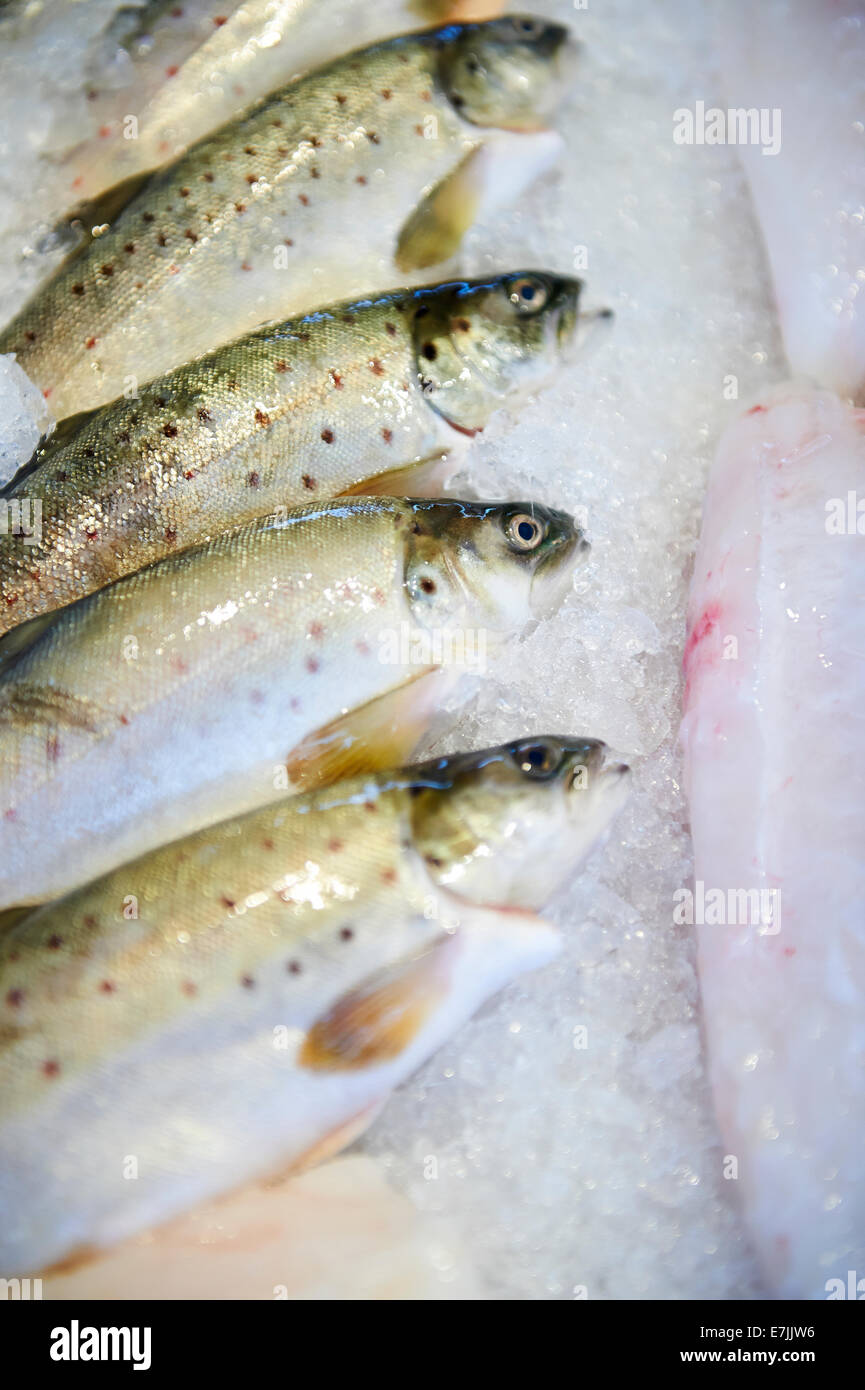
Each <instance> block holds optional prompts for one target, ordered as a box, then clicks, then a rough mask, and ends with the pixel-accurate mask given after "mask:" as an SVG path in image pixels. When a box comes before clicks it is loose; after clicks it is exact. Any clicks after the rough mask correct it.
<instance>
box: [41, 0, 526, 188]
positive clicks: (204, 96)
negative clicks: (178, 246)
mask: <svg viewBox="0 0 865 1390" xmlns="http://www.w3.org/2000/svg"><path fill="white" fill-rule="evenodd" d="M178 8H179V7H177V6H174V5H171V4H167V5H166V4H147V5H145V6H143V8H142V7H132V6H127V7H124V8H123V9H122V10H120V11H119V12H118V14H117V15H116V17H115V19H114V20H113V21H112V23H111V24H110V25H109V26H108V28H107V29H106V31H105V33H104V36H103V37H102V39H101V40H97V41H95V42H94V44H93V54H92V59H91V68H92V80H91V84H90V91H89V92H88V112H89V115H90V123H91V126H92V128H93V130H94V132H96V133H95V134H94V135H93V136H92V138H90V139H88V140H87V141H85V142H84V143H82V144H79V145H78V146H77V147H76V148H74V149H73V150H71V151H70V152H69V154H68V155H67V156H66V158H65V160H64V163H63V173H64V175H65V183H66V185H67V186H68V187H69V188H70V191H71V192H72V193H73V194H75V195H77V197H76V201H78V200H80V199H81V198H85V197H87V198H91V197H93V196H94V195H96V194H98V193H99V192H100V191H101V190H102V189H103V188H105V187H106V186H107V185H108V184H112V183H118V182H120V181H121V180H122V179H126V178H128V177H130V176H131V175H134V174H138V173H140V172H142V171H144V170H149V169H154V168H157V167H158V166H159V165H160V164H164V163H165V162H166V161H167V160H169V159H173V158H176V157H177V156H178V155H179V154H181V153H182V152H183V150H184V149H186V148H187V147H188V146H189V145H190V144H191V143H193V142H194V141H196V140H200V139H202V138H203V137H204V136H205V135H207V134H209V132H210V131H211V130H215V129H216V128H217V127H218V126H220V125H222V124H224V123H225V122H227V121H229V120H231V119H232V118H233V117H234V115H235V114H236V112H237V108H238V103H239V102H240V103H242V104H243V105H244V106H246V105H248V104H250V103H251V102H253V101H256V100H258V99H260V98H262V97H264V96H267V95H268V93H269V92H272V91H274V90H275V89H276V88H277V87H281V86H283V85H284V84H285V83H286V82H288V81H290V80H291V79H292V78H294V77H297V76H299V75H300V74H301V73H303V72H306V71H309V70H310V69H311V68H317V67H320V66H322V65H323V64H324V63H327V62H329V61H330V60H331V59H333V58H335V57H337V56H338V55H339V54H340V53H343V52H347V51H348V50H349V49H350V48H361V47H366V46H368V45H370V44H372V43H377V42H381V40H383V39H389V38H391V37H392V36H393V35H394V34H401V33H405V32H406V31H408V30H412V29H420V28H423V27H424V26H425V25H430V24H438V23H441V24H444V23H446V22H449V21H451V20H455V19H487V18H491V17H492V16H493V15H494V14H496V13H498V12H499V11H500V10H501V9H502V5H501V4H500V3H473V4H465V3H462V4H461V3H453V0H384V3H382V0H379V3H378V4H376V5H358V4H357V0H328V3H327V5H324V6H323V5H322V4H321V0H277V3H274V0H247V3H245V4H243V5H228V6H226V5H222V6H220V5H219V4H217V3H216V0H196V4H195V11H194V12H193V13H192V14H190V12H189V6H188V5H185V6H184V7H183V14H182V15H179V14H178ZM106 79H107V80H106ZM118 87H119V90H118ZM130 112H136V113H137V115H136V118H135V119H136V126H135V131H136V138H134V139H130V138H129V133H128V116H129V113H130ZM124 122H126V124H125V123H124Z"/></svg>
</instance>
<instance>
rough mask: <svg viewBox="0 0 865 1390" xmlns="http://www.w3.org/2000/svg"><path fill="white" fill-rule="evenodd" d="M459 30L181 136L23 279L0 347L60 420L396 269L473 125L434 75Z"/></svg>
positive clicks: (475, 143)
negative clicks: (56, 260) (173, 156)
mask: <svg viewBox="0 0 865 1390" xmlns="http://www.w3.org/2000/svg"><path fill="white" fill-rule="evenodd" d="M479 27H480V28H483V26H479ZM460 32H461V29H460V26H450V28H448V29H446V30H441V31H440V30H432V31H429V32H426V33H423V34H419V35H412V36H409V37H406V38H397V39H393V40H390V41H388V42H386V43H384V44H381V45H377V46H374V47H372V48H370V49H366V50H361V51H359V52H358V53H355V54H349V55H348V56H346V57H344V58H341V59H339V60H337V61H336V62H334V63H332V64H330V65H328V66H326V67H324V68H322V69H320V70H318V71H317V72H315V73H313V74H310V76H309V77H306V78H301V79H300V80H298V81H297V82H295V83H293V84H290V85H289V86H288V87H286V88H283V89H282V90H280V91H279V92H277V93H275V94H274V95H273V96H271V97H270V98H268V99H267V100H266V101H265V102H264V103H263V104H262V105H260V106H258V107H256V108H254V109H253V110H252V111H251V112H250V113H248V114H247V115H245V116H244V117H242V118H241V119H239V120H237V121H235V122H233V123H232V124H231V125H228V126H226V127H224V128H223V129H222V130H220V131H218V132H216V133H215V134H214V135H212V136H210V137H208V138H206V139H204V140H202V141H201V142H199V143H198V144H197V145H195V146H193V147H192V148H191V149H190V150H189V151H188V152H187V153H186V154H185V155H183V156H182V157H181V158H180V159H179V160H178V161H177V162H176V163H174V164H173V165H171V166H170V167H169V168H167V169H165V170H163V171H160V172H158V173H156V174H154V175H153V176H152V177H151V178H150V180H149V181H148V182H147V183H146V184H145V186H144V188H143V189H142V191H141V192H140V193H138V194H137V196H135V197H134V198H133V199H132V201H131V202H129V203H128V205H127V206H126V207H125V208H124V210H123V211H122V212H121V213H120V214H119V215H118V216H117V217H116V219H115V220H114V221H113V222H112V224H111V225H110V226H109V227H108V229H107V230H106V231H105V232H104V233H103V234H102V235H100V236H98V237H95V238H94V239H92V240H90V241H89V242H88V243H86V245H85V246H84V248H83V249H82V250H81V252H80V254H78V255H77V256H73V258H72V259H71V260H70V261H69V262H67V263H66V264H64V265H63V266H62V267H61V268H60V269H59V271H58V272H57V273H56V275H55V276H54V277H53V278H52V279H51V280H50V281H49V282H48V284H47V285H46V286H45V287H43V288H42V289H41V290H39V291H37V293H36V295H35V296H34V297H33V299H32V300H31V301H30V302H29V303H28V304H27V305H25V307H24V309H23V310H22V312H21V313H20V314H19V315H18V316H17V318H16V319H15V320H14V321H13V323H12V324H11V325H10V326H9V327H8V328H7V330H6V331H5V332H4V334H3V335H2V338H0V351H2V352H15V353H16V354H17V357H18V360H19V362H20V363H21V365H22V366H23V367H24V369H25V370H26V371H27V372H28V373H29V375H30V376H31V377H32V378H33V380H34V381H35V382H36V383H37V384H38V385H39V386H40V387H41V388H42V389H43V390H44V392H45V394H46V395H47V396H48V397H49V400H50V407H51V409H52V411H53V412H54V413H55V415H57V416H58V417H63V416H67V415H70V414H74V413H75V412H77V411H81V410H85V409H90V408H92V407H93V406H95V405H98V404H101V403H104V402H105V401H107V400H110V399H112V398H114V397H116V396H119V395H121V394H122V393H123V392H124V391H126V392H127V393H131V392H134V391H135V390H136V389H137V388H138V386H139V384H140V383H142V382H146V381H148V380H151V379H152V378H153V377H155V376H156V375H158V374H160V373H162V372H165V371H167V370H169V369H170V368H172V367H174V366H177V365H179V364H180V363H181V362H184V361H188V360H189V359H190V358H192V357H195V356H199V355H201V354H202V353H204V352H205V351H207V350H208V349H209V348H212V347H213V346H214V344H215V343H216V342H224V341H227V340H228V339H231V338H233V337H236V336H239V335H240V334H242V333H243V332H245V331H248V330H250V329H252V328H254V327H255V326H257V325H258V324H260V323H262V322H263V321H265V320H272V319H274V318H278V317H282V316H284V315H287V314H289V313H291V312H296V311H298V310H301V309H306V308H309V307H310V304H311V303H312V302H314V301H315V299H317V298H319V297H320V289H319V287H320V285H322V284H326V285H327V289H328V295H329V296H333V297H336V298H341V297H343V296H345V297H348V296H349V295H351V294H352V293H361V292H364V291H368V290H370V289H373V288H378V287H380V286H382V277H383V275H384V276H385V277H386V279H385V281H384V283H385V284H386V283H387V279H390V280H391V282H392V280H393V278H394V276H393V256H394V252H395V249H396V246H397V239H398V236H399V233H400V230H401V228H402V227H403V226H404V224H405V223H406V222H407V220H408V218H409V216H410V215H411V214H412V213H413V212H414V211H415V209H416V208H417V206H418V204H420V203H422V202H423V200H424V198H425V197H426V196H427V195H428V194H429V193H430V192H431V191H432V190H433V189H434V188H435V187H436V186H437V185H439V184H440V183H441V182H442V181H443V180H444V179H445V177H446V176H447V175H449V174H451V173H452V172H453V171H454V170H455V169H456V168H457V167H458V166H459V165H460V164H461V163H462V161H464V159H465V158H466V156H467V155H469V154H470V153H471V152H472V151H474V150H476V149H477V148H478V147H479V146H480V145H481V144H482V143H483V140H484V136H485V131H484V130H483V129H481V128H479V127H478V126H473V125H471V124H470V123H469V122H468V121H466V120H464V119H463V118H462V116H460V115H459V114H458V113H457V111H456V110H455V109H454V106H453V105H452V104H451V101H450V100H449V98H448V96H447V95H446V93H445V91H444V90H443V87H442V83H441V81H440V80H439V62H440V58H441V52H442V49H443V48H445V47H447V46H448V45H453V44H454V43H455V41H456V40H457V38H458V37H459V34H460ZM519 138H521V139H525V140H531V137H530V136H523V137H519ZM96 216H97V218H98V214H96ZM347 226H348V227H349V228H350V233H351V236H350V242H349V254H346V228H347Z"/></svg>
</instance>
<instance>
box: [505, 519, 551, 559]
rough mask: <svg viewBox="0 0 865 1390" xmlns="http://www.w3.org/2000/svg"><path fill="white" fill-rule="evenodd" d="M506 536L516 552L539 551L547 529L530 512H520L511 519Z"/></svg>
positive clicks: (506, 529)
mask: <svg viewBox="0 0 865 1390" xmlns="http://www.w3.org/2000/svg"><path fill="white" fill-rule="evenodd" d="M505 534H506V535H507V538H508V541H509V542H510V544H511V545H512V546H513V548H514V550H524V551H528V550H537V548H538V546H539V545H540V543H541V541H542V540H543V539H544V536H545V535H546V527H545V526H544V524H543V522H542V521H539V520H538V518H537V517H535V516H529V514H528V512H518V513H517V515H516V516H512V517H511V518H510V519H509V521H508V524H507V526H506V528H505Z"/></svg>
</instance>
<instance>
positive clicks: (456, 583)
mask: <svg viewBox="0 0 865 1390" xmlns="http://www.w3.org/2000/svg"><path fill="white" fill-rule="evenodd" d="M404 506H405V508H406V511H405V512H404V516H405V520H406V523H407V524H406V553H405V572H404V583H405V591H406V594H407V598H408V602H409V606H410V609H411V616H412V620H413V622H414V623H415V624H416V625H417V626H418V627H420V628H426V629H428V630H429V629H433V630H439V631H444V630H450V631H452V632H453V631H455V630H458V629H460V628H463V629H465V630H473V629H476V628H478V627H482V628H484V629H485V631H487V632H488V633H490V634H491V635H492V636H493V637H495V636H496V635H505V634H509V633H514V632H519V631H520V630H521V629H522V628H523V627H524V626H525V624H526V623H527V622H528V620H529V619H530V618H532V617H538V618H539V617H545V616H547V615H548V614H549V613H551V612H554V611H555V610H556V609H557V608H558V606H559V604H560V603H561V601H562V599H563V598H564V596H565V594H566V593H567V591H568V589H569V588H570V586H571V578H572V572H573V568H574V565H575V563H576V562H577V560H578V558H580V557H581V556H582V555H584V554H585V553H586V552H587V551H588V549H589V542H588V541H587V540H586V538H585V536H584V535H583V532H582V531H581V529H580V527H579V526H578V525H577V523H576V522H575V521H574V519H573V517H570V516H568V514H567V513H566V512H560V511H557V510H555V509H554V508H552V507H543V506H541V505H539V504H538V503H536V502H507V503H501V502H464V501H457V500H455V499H451V498H447V499H437V500H430V499H426V498H416V499H409V500H408V501H407V502H406V503H405V504H404Z"/></svg>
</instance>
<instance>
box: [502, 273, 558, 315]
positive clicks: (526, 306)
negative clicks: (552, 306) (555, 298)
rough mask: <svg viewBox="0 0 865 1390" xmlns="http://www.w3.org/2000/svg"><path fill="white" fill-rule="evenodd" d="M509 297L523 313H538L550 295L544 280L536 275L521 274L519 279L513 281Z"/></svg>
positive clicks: (509, 288) (509, 289)
mask: <svg viewBox="0 0 865 1390" xmlns="http://www.w3.org/2000/svg"><path fill="white" fill-rule="evenodd" d="M508 298H509V299H510V301H511V303H512V304H514V305H516V307H517V309H519V310H521V311H522V312H523V313H531V314H537V313H540V311H541V309H543V307H544V305H545V304H546V302H547V299H548V298H549V295H548V293H547V287H546V285H545V284H544V283H543V281H542V280H538V279H536V278H535V276H534V275H521V276H520V278H519V279H518V280H513V281H511V284H510V285H509V287H508Z"/></svg>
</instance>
